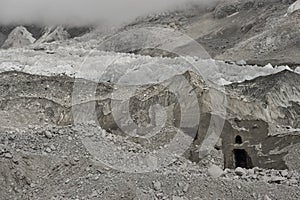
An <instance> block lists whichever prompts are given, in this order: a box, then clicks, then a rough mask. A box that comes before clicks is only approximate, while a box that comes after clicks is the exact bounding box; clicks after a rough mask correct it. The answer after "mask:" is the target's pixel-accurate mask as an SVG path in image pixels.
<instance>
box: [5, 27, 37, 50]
mask: <svg viewBox="0 0 300 200" xmlns="http://www.w3.org/2000/svg"><path fill="white" fill-rule="evenodd" d="M35 40H36V39H35V38H34V37H33V36H32V34H31V33H30V32H29V31H27V29H26V28H25V27H23V26H18V27H16V28H15V29H14V30H13V31H12V32H11V33H10V34H9V36H8V38H7V39H6V40H5V42H4V44H3V45H2V48H5V49H7V48H20V47H24V46H28V45H30V44H33V43H34V42H35Z"/></svg>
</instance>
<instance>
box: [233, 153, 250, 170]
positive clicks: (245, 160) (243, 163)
mask: <svg viewBox="0 0 300 200" xmlns="http://www.w3.org/2000/svg"><path fill="white" fill-rule="evenodd" d="M233 153H234V160H235V168H237V167H241V168H245V169H250V168H253V164H252V160H251V158H250V156H249V155H248V153H247V151H246V150H244V149H234V150H233Z"/></svg>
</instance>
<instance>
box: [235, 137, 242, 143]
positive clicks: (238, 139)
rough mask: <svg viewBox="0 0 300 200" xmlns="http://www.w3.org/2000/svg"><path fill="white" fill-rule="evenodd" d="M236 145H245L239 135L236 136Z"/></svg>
mask: <svg viewBox="0 0 300 200" xmlns="http://www.w3.org/2000/svg"><path fill="white" fill-rule="evenodd" d="M235 143H236V144H242V143H243V140H242V137H241V136H239V135H238V136H236V137H235Z"/></svg>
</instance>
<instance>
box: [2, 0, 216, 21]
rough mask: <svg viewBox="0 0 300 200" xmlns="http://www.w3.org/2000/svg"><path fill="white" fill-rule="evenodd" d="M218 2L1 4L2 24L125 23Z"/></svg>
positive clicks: (40, 0)
mask: <svg viewBox="0 0 300 200" xmlns="http://www.w3.org/2000/svg"><path fill="white" fill-rule="evenodd" d="M216 1H218V0H0V23H1V24H9V23H20V24H24V23H28V24H32V23H42V24H51V25H52V24H72V25H86V24H101V23H112V24H116V23H123V22H126V21H129V20H133V19H134V18H136V17H138V16H143V15H146V14H150V13H153V12H158V11H163V10H166V9H168V10H170V9H175V8H180V6H184V5H185V4H188V3H189V4H190V3H197V4H200V5H201V6H202V5H203V6H206V5H208V4H212V3H214V2H216Z"/></svg>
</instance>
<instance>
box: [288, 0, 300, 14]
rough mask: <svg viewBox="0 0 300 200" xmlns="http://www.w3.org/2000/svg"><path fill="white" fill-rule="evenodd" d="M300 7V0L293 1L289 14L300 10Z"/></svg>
mask: <svg viewBox="0 0 300 200" xmlns="http://www.w3.org/2000/svg"><path fill="white" fill-rule="evenodd" d="M299 9H300V0H298V1H296V2H295V3H293V4H292V5H291V6H290V7H289V8H288V11H287V13H288V14H292V13H294V12H295V11H297V10H299Z"/></svg>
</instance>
